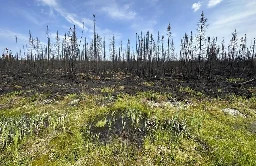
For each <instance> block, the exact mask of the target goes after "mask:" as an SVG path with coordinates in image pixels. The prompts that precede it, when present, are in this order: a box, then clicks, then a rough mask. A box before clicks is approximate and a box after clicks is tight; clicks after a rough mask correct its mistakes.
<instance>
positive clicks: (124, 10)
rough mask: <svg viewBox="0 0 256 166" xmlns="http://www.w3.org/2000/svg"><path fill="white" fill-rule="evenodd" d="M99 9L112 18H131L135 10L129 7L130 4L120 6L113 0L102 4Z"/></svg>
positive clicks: (134, 14) (133, 16)
mask: <svg viewBox="0 0 256 166" xmlns="http://www.w3.org/2000/svg"><path fill="white" fill-rule="evenodd" d="M101 10H102V11H103V12H106V13H107V14H108V15H109V16H110V17H112V18H114V19H122V20H131V19H134V18H135V16H136V12H135V11H132V10H131V9H130V4H126V5H124V6H120V5H118V4H117V3H116V2H114V3H112V4H111V5H108V6H103V7H102V8H101Z"/></svg>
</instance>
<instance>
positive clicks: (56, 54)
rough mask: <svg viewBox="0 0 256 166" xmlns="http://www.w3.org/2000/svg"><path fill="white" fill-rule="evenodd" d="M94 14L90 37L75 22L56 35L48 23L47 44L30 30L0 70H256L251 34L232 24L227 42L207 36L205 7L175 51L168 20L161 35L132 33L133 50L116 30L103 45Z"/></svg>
mask: <svg viewBox="0 0 256 166" xmlns="http://www.w3.org/2000/svg"><path fill="white" fill-rule="evenodd" d="M93 17H94V32H93V39H91V41H89V40H88V38H87V37H84V31H82V33H81V36H80V37H78V35H77V29H76V26H75V25H74V26H73V27H71V28H70V29H69V31H68V32H67V33H65V34H64V35H63V36H60V35H59V32H58V31H57V32H56V36H55V39H54V40H52V39H51V37H50V34H49V27H48V26H47V30H46V34H47V44H46V45H44V44H42V43H41V42H40V40H39V39H38V38H37V37H33V36H32V33H31V32H30V31H29V43H28V44H26V45H24V46H23V48H22V49H20V51H19V52H17V53H15V54H13V53H12V52H11V51H10V50H8V49H5V51H4V52H3V54H2V57H1V59H0V70H1V72H2V73H13V74H15V73H24V72H30V73H35V74H42V73H45V72H55V73H56V72H60V73H65V74H70V75H75V74H76V73H88V72H92V73H94V74H98V75H100V74H101V75H104V74H105V73H106V72H108V73H109V72H124V73H131V74H135V75H138V76H140V77H145V78H161V77H172V76H180V77H182V78H188V79H189V78H208V79H211V78H214V77H215V76H218V75H225V76H236V75H240V76H241V75H243V76H252V75H255V73H256V61H255V56H256V53H255V44H256V42H255V38H254V40H253V43H252V44H251V45H248V44H247V43H248V42H247V36H246V34H245V35H244V36H243V37H241V38H239V37H238V34H237V31H236V30H234V32H233V33H232V38H231V40H230V42H229V43H228V45H227V46H226V45H225V40H224V39H222V40H221V44H218V40H219V39H218V38H217V37H208V36H206V31H207V27H208V24H207V21H208V20H207V18H206V17H205V15H204V13H203V12H202V13H201V16H200V19H199V21H198V23H197V31H196V33H195V35H194V34H193V32H192V31H191V32H190V33H185V34H184V36H183V38H182V39H181V41H180V50H179V51H175V47H174V41H173V37H172V32H171V25H170V24H169V25H168V26H167V30H166V34H165V35H160V33H159V32H158V33H157V36H153V34H151V33H150V32H149V31H148V32H146V33H145V34H143V32H140V33H136V41H135V50H132V49H131V41H130V39H128V40H127V41H126V43H125V44H124V43H123V42H122V41H121V43H120V45H117V42H116V39H115V36H114V35H113V36H112V37H111V39H110V42H109V46H108V47H107V46H106V43H107V42H106V40H105V38H102V37H101V36H100V35H99V34H98V33H97V32H96V29H95V25H96V20H95V15H93ZM83 24H84V23H83ZM16 42H17V37H16Z"/></svg>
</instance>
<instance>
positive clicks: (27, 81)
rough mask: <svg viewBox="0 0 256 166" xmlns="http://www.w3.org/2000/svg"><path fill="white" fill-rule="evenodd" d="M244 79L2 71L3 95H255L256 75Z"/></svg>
mask: <svg viewBox="0 0 256 166" xmlns="http://www.w3.org/2000/svg"><path fill="white" fill-rule="evenodd" d="M242 80H243V81H239V82H238V81H237V82H235V81H228V80H227V79H226V78H225V77H216V78H214V79H211V80H207V79H200V80H198V79H187V80H184V79H182V78H181V77H165V78H152V79H144V78H140V77H138V76H132V75H125V74H122V73H116V74H104V76H95V75H93V74H84V73H80V74H76V75H68V74H57V73H54V74H44V75H35V74H30V73H23V74H16V75H14V74H8V75H6V74H5V75H2V74H1V75H0V95H2V94H6V93H9V92H13V91H20V90H22V91H23V92H26V94H27V95H29V93H32V94H33V93H35V92H38V93H46V94H49V95H53V96H55V95H61V96H63V95H66V94H72V93H76V94H79V93H83V92H86V93H92V94H98V93H101V89H102V88H104V87H110V88H113V89H115V91H114V92H113V93H112V95H113V96H116V95H118V94H119V93H128V94H136V93H137V92H146V91H153V92H159V93H171V94H172V96H173V97H176V98H177V99H178V100H184V98H185V97H191V96H194V97H199V98H200V97H202V96H200V94H198V93H189V92H186V91H181V90H180V87H189V88H190V89H192V90H194V91H195V92H201V93H202V94H203V95H204V96H203V97H205V96H207V97H220V98H225V97H226V96H227V95H230V94H234V95H238V96H243V97H247V98H250V97H252V96H253V95H255V93H254V92H252V91H250V90H249V89H250V88H253V89H255V87H256V79H255V78H243V79H242Z"/></svg>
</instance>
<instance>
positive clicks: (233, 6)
mask: <svg viewBox="0 0 256 166" xmlns="http://www.w3.org/2000/svg"><path fill="white" fill-rule="evenodd" d="M254 6H256V2H252V1H251V0H244V1H236V0H227V1H226V2H225V4H224V6H223V7H222V8H220V9H219V10H217V11H216V12H213V13H211V14H210V16H209V21H210V22H209V24H210V26H209V32H210V34H213V35H219V37H225V39H230V38H231V33H232V32H233V31H234V30H235V29H237V32H238V35H239V36H241V35H242V36H243V35H244V34H245V33H246V34H247V39H248V40H251V39H252V38H254V37H256V31H255V26H256V23H255V17H256V10H255V7H254ZM227 7H228V8H227ZM234 11H235V12H234Z"/></svg>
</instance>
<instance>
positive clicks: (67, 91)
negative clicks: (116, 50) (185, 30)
mask: <svg viewBox="0 0 256 166" xmlns="http://www.w3.org/2000/svg"><path fill="white" fill-rule="evenodd" d="M0 138H1V139H0V161H1V163H0V165H256V154H255V151H256V142H255V140H256V81H255V80H254V78H239V77H236V78H225V77H216V78H215V79H213V80H207V79H200V80H184V79H182V78H180V77H175V78H162V79H161V78H154V79H143V78H140V77H137V76H132V75H127V74H124V73H115V74H112V73H108V74H105V75H104V77H102V76H95V75H93V74H90V73H89V74H84V73H78V74H77V75H76V76H72V77H71V76H68V75H62V74H44V75H40V77H38V76H36V75H33V74H29V73H24V74H20V75H11V74H9V75H6V74H1V77H0Z"/></svg>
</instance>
